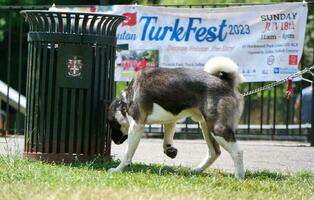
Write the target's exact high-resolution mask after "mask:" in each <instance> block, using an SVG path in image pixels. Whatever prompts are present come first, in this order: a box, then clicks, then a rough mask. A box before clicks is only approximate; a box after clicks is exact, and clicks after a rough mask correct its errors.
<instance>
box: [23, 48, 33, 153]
mask: <svg viewBox="0 0 314 200" xmlns="http://www.w3.org/2000/svg"><path fill="white" fill-rule="evenodd" d="M33 46H34V43H33V42H30V43H29V45H28V59H27V60H28V62H27V77H26V98H27V99H28V101H26V118H25V127H26V128H25V131H24V132H25V133H24V134H25V141H24V143H25V149H26V152H30V149H29V147H30V126H29V125H30V102H31V101H30V98H29V97H30V94H31V80H32V78H31V71H32V66H33V62H32V61H33V59H32V57H33V49H34V48H33Z"/></svg>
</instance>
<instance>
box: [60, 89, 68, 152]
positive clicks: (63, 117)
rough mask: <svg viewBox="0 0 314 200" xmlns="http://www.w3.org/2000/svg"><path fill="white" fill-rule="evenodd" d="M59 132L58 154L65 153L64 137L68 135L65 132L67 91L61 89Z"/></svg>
mask: <svg viewBox="0 0 314 200" xmlns="http://www.w3.org/2000/svg"><path fill="white" fill-rule="evenodd" d="M61 107H62V109H61V113H62V114H61V121H60V123H61V131H60V136H59V137H60V140H59V141H60V153H64V152H65V143H66V137H67V135H68V133H67V132H66V126H67V123H68V121H67V115H69V113H68V89H67V88H62V102H61Z"/></svg>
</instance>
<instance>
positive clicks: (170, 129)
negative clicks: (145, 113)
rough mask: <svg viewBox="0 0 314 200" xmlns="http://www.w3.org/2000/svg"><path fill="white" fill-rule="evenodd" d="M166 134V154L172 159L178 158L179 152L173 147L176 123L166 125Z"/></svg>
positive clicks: (164, 145)
mask: <svg viewBox="0 0 314 200" xmlns="http://www.w3.org/2000/svg"><path fill="white" fill-rule="evenodd" d="M164 126H165V132H164V143H163V148H164V153H165V154H166V155H167V156H168V157H170V158H175V157H176V156H177V153H178V150H177V149H176V148H174V147H173V136H174V133H175V127H176V123H175V122H174V123H167V124H164Z"/></svg>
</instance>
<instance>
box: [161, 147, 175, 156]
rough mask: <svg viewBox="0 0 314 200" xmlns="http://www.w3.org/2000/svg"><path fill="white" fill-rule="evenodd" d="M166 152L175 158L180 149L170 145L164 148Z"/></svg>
mask: <svg viewBox="0 0 314 200" xmlns="http://www.w3.org/2000/svg"><path fill="white" fill-rule="evenodd" d="M164 153H165V154H166V155H167V156H168V157H170V158H175V157H176V156H177V153H178V150H177V149H176V148H174V147H168V148H166V149H165V150H164Z"/></svg>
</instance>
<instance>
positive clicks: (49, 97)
mask: <svg viewBox="0 0 314 200" xmlns="http://www.w3.org/2000/svg"><path fill="white" fill-rule="evenodd" d="M47 48H48V47H47ZM54 51H55V43H53V42H52V43H51V44H50V51H49V64H48V65H47V68H48V74H49V76H48V89H47V107H46V109H47V112H46V119H47V120H46V121H45V123H46V132H47V135H48V136H49V137H47V138H46V142H47V145H48V146H47V148H46V150H47V151H48V153H51V152H52V138H53V128H52V127H53V124H54V122H53V121H52V120H51V119H52V118H53V102H54V101H53V98H54V94H53V92H54V88H53V83H54V81H53V80H54V79H53V75H54V72H55V70H54V67H55V66H54V57H55V52H54Z"/></svg>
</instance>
